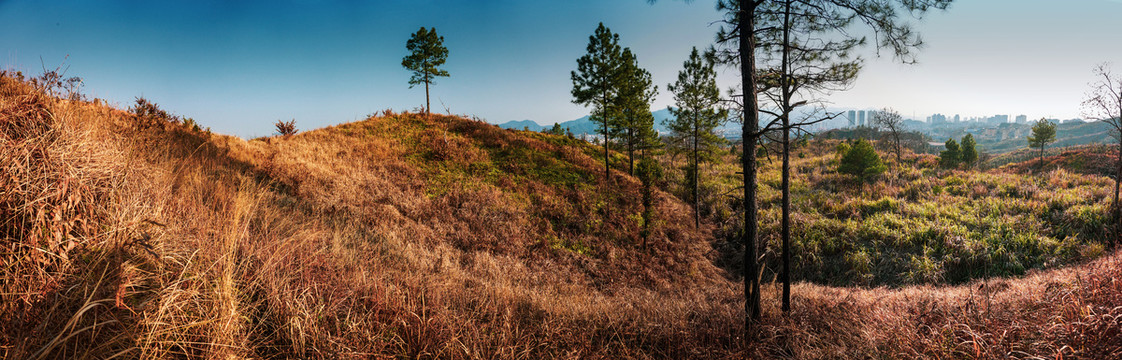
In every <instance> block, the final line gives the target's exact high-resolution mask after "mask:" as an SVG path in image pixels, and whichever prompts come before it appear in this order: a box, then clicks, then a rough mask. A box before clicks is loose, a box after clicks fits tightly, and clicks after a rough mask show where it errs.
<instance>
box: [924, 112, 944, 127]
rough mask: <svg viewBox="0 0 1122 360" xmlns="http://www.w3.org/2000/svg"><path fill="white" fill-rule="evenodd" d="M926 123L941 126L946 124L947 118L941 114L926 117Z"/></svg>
mask: <svg viewBox="0 0 1122 360" xmlns="http://www.w3.org/2000/svg"><path fill="white" fill-rule="evenodd" d="M927 121H928V122H930V123H931V124H932V125H935V124H942V123H946V122H947V116H946V115H943V114H935V115H931V116H928V117H927Z"/></svg>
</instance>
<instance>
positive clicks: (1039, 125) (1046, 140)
mask: <svg viewBox="0 0 1122 360" xmlns="http://www.w3.org/2000/svg"><path fill="white" fill-rule="evenodd" d="M1054 141H1056V124H1053V123H1051V122H1049V121H1048V120H1046V119H1040V120H1039V121H1037V122H1036V124H1034V125H1033V126H1032V135H1031V136H1029V137H1028V145H1029V147H1034V148H1040V149H1041V151H1043V149H1044V147H1045V146H1048V144H1051V143H1052V142H1054Z"/></svg>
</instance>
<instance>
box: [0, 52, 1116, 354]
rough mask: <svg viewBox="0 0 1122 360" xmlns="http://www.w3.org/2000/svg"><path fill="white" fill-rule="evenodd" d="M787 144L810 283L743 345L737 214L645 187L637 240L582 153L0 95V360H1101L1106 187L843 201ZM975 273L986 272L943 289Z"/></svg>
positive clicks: (365, 127) (612, 187) (937, 184)
mask: <svg viewBox="0 0 1122 360" xmlns="http://www.w3.org/2000/svg"><path fill="white" fill-rule="evenodd" d="M817 146H825V147H828V146H829V145H817ZM802 151H804V152H806V155H804V156H803V157H801V158H799V161H797V164H798V165H797V167H799V168H800V169H803V170H800V172H805V173H807V174H809V175H808V177H806V178H803V179H801V180H796V183H798V184H800V185H798V186H797V187H796V189H800V190H798V192H796V193H797V194H799V195H798V196H796V199H797V201H798V202H797V204H798V205H797V207H799V208H800V209H803V210H800V213H799V214H800V215H798V216H797V217H796V219H798V220H797V221H796V224H798V225H797V226H798V227H797V228H796V231H795V232H794V233H796V234H802V233H806V234H810V235H807V236H804V238H803V240H800V241H799V245H797V247H796V248H797V249H798V251H800V252H803V253H804V254H803V255H798V257H797V259H798V264H799V265H797V266H796V269H798V270H799V272H803V273H805V274H806V275H799V276H803V278H804V279H806V280H808V281H807V282H800V283H798V284H796V285H795V286H794V296H793V300H794V302H793V310H792V312H791V314H790V315H789V316H783V315H781V314H780V313H779V312H778V306H777V304H776V302H775V301H774V299H775V297H776V292H775V287H774V284H773V283H770V282H769V281H766V280H765V285H766V286H765V292H764V299H765V301H764V310H765V311H764V319H763V321H762V323H761V324H758V325H756V326H754V327H753V328H751V329H749V331H747V332H746V331H745V325H744V322H743V305H744V302H743V299H742V294H743V288H742V287H741V286H740V285H739V284H740V283H741V280H740V279H739V278H738V277H737V275H736V273H737V271H736V270H735V268H736V266H738V265H737V264H732V263H730V261H729V260H727V259H728V258H729V256H728V255H726V254H728V253H729V252H730V251H731V250H729V249H727V248H731V247H730V246H728V244H727V243H725V242H724V241H723V240H720V239H722V238H726V236H724V235H725V234H726V233H728V232H729V230H728V227H727V226H726V223H727V222H728V219H731V218H734V217H735V209H725V210H721V209H720V208H719V206H727V205H717V206H715V207H714V208H713V211H712V212H711V213H712V214H718V213H719V212H720V211H725V212H726V214H725V215H724V216H723V217H722V216H714V215H710V216H707V221H705V222H703V224H702V226H701V228H699V229H695V228H694V227H693V221H692V218H691V214H690V210H691V209H690V207H689V206H688V205H686V204H685V203H683V202H682V201H680V200H678V198H677V197H675V196H674V195H673V194H672V193H673V190H672V191H671V192H663V191H658V192H657V194H656V199H657V201H655V208H656V209H655V213H656V219H657V220H656V221H655V223H654V224H653V225H655V226H654V228H655V231H654V233H653V235H652V236H651V237H650V238H648V239H646V240H644V239H641V238H640V237H638V235H637V234H638V233H639V231H638V229H639V227H640V226H642V224H641V221H642V218H641V217H640V216H638V214H639V213H640V212H641V203H640V201H639V196H638V191H639V190H638V188H639V185H638V182H637V181H636V180H635V179H634V178H633V177H631V176H629V175H627V174H626V173H624V172H620V171H614V170H613V172H612V177H611V178H610V179H604V177H603V175H602V174H603V172H602V170H603V168H602V167H601V166H602V165H603V164H602V163H600V162H597V160H596V158H595V157H592V156H590V154H595V153H596V149H595V148H593V147H592V146H591V145H588V144H586V143H583V142H580V141H577V140H573V139H569V138H566V137H563V136H554V135H544V134H538V133H530V132H522V131H511V130H502V129H499V128H497V127H494V126H491V125H488V124H485V123H482V122H480V121H475V120H471V119H467V118H463V117H455V116H440V115H433V116H423V115H419V114H411V113H401V114H398V113H394V112H392V111H385V112H382V113H381V114H378V115H377V116H371V117H370V118H368V119H366V120H363V121H359V122H354V123H348V124H342V125H338V126H334V127H329V128H324V129H318V130H313V131H308V132H304V133H300V134H296V135H292V136H283V137H282V136H278V137H269V138H262V139H255V140H249V141H247V140H243V139H240V138H236V137H230V136H224V135H219V134H212V133H210V132H208V131H203V130H199V129H197V128H196V127H193V126H190V125H189V124H185V123H183V122H182V121H179V120H178V119H175V118H169V117H165V116H159V115H158V114H157V115H152V114H151V113H145V115H144V116H138V115H136V114H134V113H132V112H129V111H125V110H124V109H116V108H112V107H108V106H105V105H103V104H101V103H100V102H98V101H95V102H86V101H76V100H62V99H58V98H54V97H51V96H48V95H46V94H44V93H43V92H42V91H40V90H37V89H35V88H34V87H32V86H30V85H29V84H28V83H26V82H23V81H20V80H17V79H13V78H12V77H11V76H10V74H6V75H4V76H0V167H3V171H2V172H0V212H2V213H3V216H2V217H0V218H2V219H3V222H0V261H2V266H0V357H2V358H31V359H44V358H183V357H187V358H230V357H233V358H391V357H392V358H397V357H402V358H504V359H505V358H526V359H537V358H744V357H749V358H774V357H788V358H870V357H874V358H946V357H965V358H970V357H977V358H1003V357H1047V358H1055V357H1057V356H1061V355H1062V356H1063V357H1083V358H1113V357H1118V356H1120V355H1122V333H1120V330H1122V282H1120V281H1118V280H1117V278H1118V277H1119V276H1120V275H1122V270H1120V269H1122V257H1120V256H1119V255H1118V254H1117V253H1112V252H1109V251H1107V250H1105V248H1103V247H1102V246H1101V245H1096V244H1097V243H1096V242H1095V240H1094V239H1095V236H1098V235H1096V234H1097V233H1096V231H1101V229H1102V227H1103V226H1105V225H1104V224H1102V223H1099V222H1101V221H1104V220H1103V219H1102V215H1101V214H1102V208H1103V206H1104V202H1103V200H1102V198H1103V196H1104V195H1103V194H1104V193H1103V191H1105V190H1102V189H1105V188H1106V187H1107V186H1106V185H1105V184H1107V180H1105V178H1101V177H1091V176H1077V175H1074V174H1071V173H1067V172H1062V171H1055V172H1051V173H1049V174H1047V175H1045V176H1042V177H1027V176H1024V175H1018V174H1014V173H997V172H987V173H976V172H970V171H963V170H955V171H943V170H935V169H927V168H924V167H922V166H921V167H919V168H917V169H914V170H908V171H901V172H899V173H897V174H896V175H891V178H890V179H888V180H886V181H885V182H883V183H882V184H879V185H871V186H869V187H865V188H857V187H853V186H850V185H846V183H845V182H844V181H843V179H837V178H836V174H833V173H832V172H830V171H829V168H828V166H826V164H828V163H829V162H830V161H832V160H831V158H830V156H831V155H830V152H829V151H828V149H827V150H825V151H818V152H815V150H814V148H813V146H809V147H807V148H804V149H803V150H802ZM617 158H618V156H617ZM924 161H925V160H924V159H918V160H916V163H922V162H924ZM816 169H817V170H816ZM773 172H774V165H767V167H766V168H765V170H764V176H763V177H762V178H761V180H762V182H761V184H762V187H761V188H762V189H763V192H762V198H761V201H762V202H763V203H765V204H771V203H774V202H775V200H774V199H775V197H776V196H777V195H776V192H775V191H774V189H771V187H772V184H773V183H775V182H776V181H777V180H776V177H775V176H772V175H768V174H771V173H773ZM722 184H723V185H722ZM729 184H730V183H727V182H724V183H720V184H717V185H719V186H732V185H729ZM668 187H670V186H668ZM715 187H716V186H715ZM936 188H939V189H940V190H938V191H936V190H935V189H936ZM829 192H836V193H838V194H845V195H846V196H833V197H831V196H828V195H827V194H828V193H829ZM1014 194H1015V196H1013V195H1014ZM1005 195H1009V196H1005ZM910 196H912V197H914V199H912V198H909V197H910ZM989 198H993V199H995V200H992V201H990V200H985V199H989ZM1006 199H1011V200H1006ZM882 202H883V203H882ZM811 209H815V210H813V211H812V210H811ZM707 211H708V210H707ZM775 211H776V210H775V209H774V207H773V206H772V207H767V206H765V210H764V213H763V216H762V218H763V219H765V222H766V223H765V224H764V226H763V228H764V234H770V232H771V231H773V228H774V225H773V224H772V222H774V221H775V220H774V218H775ZM977 234H982V235H977ZM768 236H770V235H768ZM1069 239H1073V240H1069ZM773 243H774V241H771V240H769V246H772V245H770V244H773ZM1001 246H1004V247H1005V250H1004V253H1003V254H1004V255H995V254H997V253H998V250H996V248H999V247H1001ZM920 249H922V251H920ZM852 250H857V251H856V252H854V251H852ZM861 251H864V252H865V254H866V255H865V256H866V257H867V261H858V260H861V259H856V260H855V259H854V256H841V255H839V254H855V253H861ZM916 254H919V255H916ZM948 254H950V255H948ZM983 254H985V255H983ZM971 256H973V257H971ZM1001 256H1004V257H1001ZM915 259H919V260H920V261H921V262H926V261H930V262H931V264H932V265H931V266H932V269H933V270H931V271H929V272H916V273H915V274H914V275H909V274H911V273H909V272H907V271H903V269H910V266H912V265H911V264H913V262H914V261H915ZM955 259H957V260H955ZM983 259H985V260H984V261H983ZM1014 260H1015V261H1016V262H1017V263H1019V264H1020V267H1019V268H1018V267H1015V266H1014V267H1012V268H1006V267H1008V266H1011V265H1009V264H1011V263H1013V261H1014ZM956 261H957V262H956ZM975 261H976V262H981V264H983V265H982V268H984V269H988V270H987V271H990V275H992V277H989V278H985V276H981V277H980V276H977V275H978V274H976V273H970V272H966V273H961V274H960V272H958V271H960V270H959V269H971V268H972V267H971V266H970V264H974V263H972V262H975ZM1065 264H1070V266H1066V267H1063V268H1059V266H1060V265H1065ZM925 266H926V265H925ZM917 268H919V269H922V268H923V267H917ZM1053 268H1056V269H1053ZM814 269H819V270H818V271H820V272H814V271H812V270H814ZM862 269H866V270H862ZM1034 269H1047V270H1034ZM799 272H796V274H799ZM1022 274H1023V275H1022ZM999 275H1012V276H1013V277H1011V278H1000V277H997V276H999ZM834 276H840V277H841V278H840V279H841V280H835V278H834ZM979 278H982V279H979ZM835 281H837V282H844V283H845V284H846V285H850V286H848V287H836V286H830V285H828V284H831V283H834V282H835ZM947 282H951V283H961V284H960V285H944V284H945V283H947ZM911 283H924V284H923V285H907V286H905V285H904V284H911ZM876 284H895V285H894V286H893V287H874V286H875V285H876ZM853 285H864V286H853ZM745 334H747V335H745Z"/></svg>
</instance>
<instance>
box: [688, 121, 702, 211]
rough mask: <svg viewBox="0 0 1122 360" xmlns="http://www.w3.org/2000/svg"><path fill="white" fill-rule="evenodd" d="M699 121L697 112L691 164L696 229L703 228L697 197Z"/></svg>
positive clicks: (694, 122)
mask: <svg viewBox="0 0 1122 360" xmlns="http://www.w3.org/2000/svg"><path fill="white" fill-rule="evenodd" d="M697 122H698V119H697V115H696V114H695V115H694V119H693V165H692V166H690V169H691V171H693V184H691V185H693V227H694V229H699V228H701V205H700V204H701V202H700V201H699V199H698V198H697V183H698V178H697V177H698V176H700V174H698V171H697V170H698V168H699V167H700V166H698V164H699V163H700V161H698V156H697V134H698V130H697Z"/></svg>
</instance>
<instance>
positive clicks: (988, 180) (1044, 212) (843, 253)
mask: <svg viewBox="0 0 1122 360" xmlns="http://www.w3.org/2000/svg"><path fill="white" fill-rule="evenodd" d="M837 144H838V142H837V141H833V140H821V141H812V142H809V143H805V144H804V145H803V146H799V147H797V148H796V151H795V153H794V154H793V156H792V158H791V168H792V174H793V175H792V183H791V196H792V209H793V214H792V224H793V225H792V254H793V266H794V269H793V275H794V277H795V279H800V280H805V281H811V282H815V283H820V284H830V285H838V286H847V285H864V286H879V285H890V286H899V285H904V284H941V283H951V284H957V283H963V282H968V281H970V280H973V279H979V278H986V277H994V276H1019V275H1024V274H1026V273H1027V272H1028V271H1030V270H1032V269H1046V268H1053V267H1059V266H1064V265H1069V264H1075V263H1080V262H1082V261H1085V260H1089V259H1094V258H1097V257H1098V256H1100V255H1102V254H1104V253H1105V245H1106V244H1107V243H1109V237H1108V234H1109V233H1108V231H1109V227H1110V226H1112V225H1111V221H1110V216H1109V213H1108V211H1109V207H1110V199H1111V196H1110V194H1111V191H1113V180H1111V179H1110V178H1106V177H1103V176H1099V175H1080V174H1076V173H1072V172H1069V171H1067V170H1065V169H1063V168H1059V169H1057V168H1055V167H1051V168H1049V169H1050V170H1049V171H1048V172H1047V173H1045V174H1042V175H1039V176H1038V175H1033V174H1024V173H1016V172H1011V171H1006V170H993V171H976V170H946V169H940V168H938V167H937V166H936V163H937V159H936V158H935V157H933V156H930V155H922V156H921V155H914V154H910V153H909V154H907V156H906V157H905V158H904V161H903V163H902V164H900V165H899V166H895V165H894V163H895V160H894V157H893V156H892V155H891V154H888V153H881V156H882V158H884V159H885V161H888V162H890V164H889V167H890V169H889V171H888V172H886V173H885V174H884V175H882V176H881V177H879V178H878V179H876V180H875V181H874V182H872V183H870V184H860V183H858V182H857V181H856V180H855V179H854V178H852V177H851V176H847V175H843V174H839V173H837V171H836V169H837V167H838V160H839V156H838V155H837V154H836V153H835V151H834V149H835V147H836V145H837ZM734 159H735V155H731V154H727V155H725V161H724V164H725V165H718V166H714V167H711V168H710V169H711V171H710V173H709V176H710V177H709V179H710V180H709V181H708V189H709V191H708V193H709V194H711V195H709V196H708V198H709V199H710V200H711V201H710V204H709V209H703V210H708V212H709V213H710V214H711V217H712V218H714V219H715V221H716V222H719V223H723V224H726V226H725V227H724V232H725V234H726V235H725V236H730V237H731V236H734V235H735V234H737V232H738V231H739V224H738V223H737V222H736V221H729V220H730V219H731V218H732V215H731V214H733V213H735V211H736V210H735V206H736V204H735V203H729V201H728V197H717V196H715V194H724V193H728V192H730V191H732V189H733V188H734V187H735V186H737V185H738V184H739V180H738V179H736V177H735V175H734V174H735V171H736V169H735V165H732V164H733V161H735V160H734ZM761 161H762V163H761V164H762V165H761V173H760V175H759V179H760V189H759V191H760V195H759V200H760V203H761V208H762V210H761V211H762V212H761V215H760V216H761V218H762V223H761V241H762V242H763V243H764V245H763V248H765V249H766V251H765V252H764V256H765V257H764V260H765V264H766V265H767V267H766V268H765V277H772V276H775V275H774V274H775V270H774V269H778V254H779V241H780V240H779V237H778V233H779V218H780V209H779V204H780V196H781V194H780V191H779V188H780V165H781V164H780V161H779V159H778V158H774V157H772V158H767V157H765V158H761ZM671 167H673V166H671ZM728 247H730V248H731V247H732V245H731V244H730V245H729V246H728ZM738 259H739V255H736V256H730V257H729V258H728V260H727V261H728V262H730V263H732V266H733V267H738V265H736V262H737V261H739V260H738Z"/></svg>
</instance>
